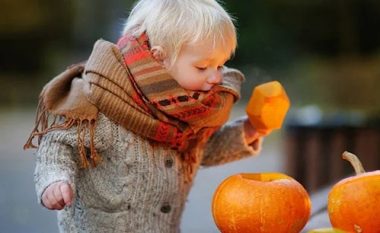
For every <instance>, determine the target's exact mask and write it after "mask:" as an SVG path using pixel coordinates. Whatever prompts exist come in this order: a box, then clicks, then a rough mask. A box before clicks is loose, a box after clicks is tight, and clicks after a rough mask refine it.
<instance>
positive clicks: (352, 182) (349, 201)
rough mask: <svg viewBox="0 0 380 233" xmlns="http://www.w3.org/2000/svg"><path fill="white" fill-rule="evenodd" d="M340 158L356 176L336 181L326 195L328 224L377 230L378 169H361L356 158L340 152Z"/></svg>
mask: <svg viewBox="0 0 380 233" xmlns="http://www.w3.org/2000/svg"><path fill="white" fill-rule="evenodd" d="M343 158H344V159H346V160H348V161H349V162H350V163H351V164H352V166H353V167H354V169H355V172H356V176H352V177H348V178H345V179H343V180H341V181H339V182H338V183H336V184H335V185H334V186H333V187H332V189H331V191H330V193H329V196H328V213H329V218H330V222H331V225H332V226H333V227H337V228H339V229H342V230H345V231H348V232H354V233H361V232H363V233H379V232H380V171H379V170H377V171H372V172H365V170H364V169H363V166H362V164H361V162H360V160H359V159H358V158H357V157H356V156H355V155H354V154H352V153H349V152H347V151H346V152H344V153H343Z"/></svg>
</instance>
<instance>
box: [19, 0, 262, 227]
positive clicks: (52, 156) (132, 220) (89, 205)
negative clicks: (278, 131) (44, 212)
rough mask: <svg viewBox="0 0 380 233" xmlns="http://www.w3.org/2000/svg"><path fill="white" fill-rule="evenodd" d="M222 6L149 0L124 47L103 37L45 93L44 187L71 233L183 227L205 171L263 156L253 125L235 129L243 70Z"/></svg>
mask: <svg viewBox="0 0 380 233" xmlns="http://www.w3.org/2000/svg"><path fill="white" fill-rule="evenodd" d="M235 48H236V31H235V27H234V25H233V22H232V19H231V17H230V16H229V15H228V13H227V12H226V11H225V10H224V9H223V8H222V7H221V6H220V5H219V3H218V2H217V1H215V0H140V1H138V2H137V3H136V5H135V6H134V8H133V10H132V11H131V13H130V15H129V17H128V20H127V23H126V25H125V29H124V31H123V34H122V37H121V38H120V39H119V41H118V42H117V43H116V44H113V43H111V42H107V41H104V40H99V41H97V42H96V43H95V45H94V48H93V51H92V53H91V55H90V57H89V59H88V60H87V61H86V63H85V64H78V65H74V66H71V67H69V68H68V69H67V70H66V71H64V72H63V73H61V74H60V75H58V76H57V77H55V78H54V79H53V80H52V81H50V82H49V83H48V84H47V85H46V86H45V87H44V89H43V91H42V92H41V95H40V103H39V107H38V112H37V118H36V126H35V129H34V130H33V132H32V134H31V136H30V138H29V140H28V142H27V144H26V145H25V148H29V147H33V143H32V140H33V138H34V137H38V150H37V161H36V169H35V182H36V190H37V196H38V199H39V201H40V202H41V204H42V205H43V206H44V207H46V208H48V209H51V210H60V211H58V225H59V230H60V232H72V233H74V232H134V233H135V232H136V233H157V232H162V233H170V232H179V227H180V218H181V214H182V212H183V209H184V204H185V202H186V198H187V196H188V194H189V190H190V188H191V186H192V181H193V179H194V176H195V175H196V171H197V170H198V168H199V167H200V166H212V165H219V164H223V163H227V162H231V161H235V160H238V159H241V158H244V157H247V156H250V155H255V154H257V153H258V152H259V151H260V148H261V141H262V139H261V137H262V136H263V135H259V133H257V132H256V131H255V129H254V128H253V126H251V125H250V123H249V121H248V120H247V118H246V117H245V118H242V119H239V120H235V121H232V122H230V123H226V122H227V120H228V117H229V113H230V111H231V108H232V105H233V103H234V102H235V101H237V100H238V99H239V97H240V85H241V82H242V81H243V79H244V78H243V75H242V74H241V73H240V72H239V71H237V70H234V69H229V68H227V67H225V66H224V64H225V62H226V61H227V60H229V59H230V57H231V55H232V54H233V53H234V51H235Z"/></svg>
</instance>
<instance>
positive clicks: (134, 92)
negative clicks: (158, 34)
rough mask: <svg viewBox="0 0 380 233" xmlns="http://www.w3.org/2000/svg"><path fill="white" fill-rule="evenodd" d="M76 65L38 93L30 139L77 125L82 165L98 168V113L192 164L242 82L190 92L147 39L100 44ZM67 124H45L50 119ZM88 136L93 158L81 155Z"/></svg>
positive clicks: (231, 81) (29, 144)
mask: <svg viewBox="0 0 380 233" xmlns="http://www.w3.org/2000/svg"><path fill="white" fill-rule="evenodd" d="M82 71H83V67H82V66H74V67H72V68H69V69H68V70H66V71H65V72H64V73H62V74H60V75H59V76H57V77H56V78H54V79H53V80H52V81H50V82H49V83H48V84H47V85H46V86H45V87H44V89H43V91H42V92H41V94H40V103H39V107H38V112H37V117H36V126H35V128H34V130H33V132H32V134H31V136H30V138H29V140H28V141H27V143H26V145H25V146H24V148H29V147H35V146H34V145H33V143H32V140H33V138H34V137H35V136H38V137H39V141H40V139H41V137H42V136H43V135H44V134H45V133H47V132H49V131H51V130H54V129H68V128H70V127H72V126H74V125H77V127H78V142H79V143H78V145H79V151H80V154H81V158H82V164H83V166H84V167H88V165H89V162H90V164H91V165H93V166H96V164H97V163H98V161H99V156H98V155H97V153H96V150H95V146H94V145H93V137H94V134H95V132H94V128H95V124H96V118H97V115H98V112H101V113H103V114H104V115H106V116H107V117H108V118H109V119H111V120H112V121H114V122H116V123H117V124H120V125H122V126H123V127H124V128H126V129H128V130H131V131H132V132H134V133H136V134H139V135H141V136H143V137H145V138H148V139H151V140H153V141H156V142H160V143H164V144H167V145H168V146H170V147H171V148H174V149H177V150H179V151H180V152H184V153H182V154H183V155H184V157H185V159H186V160H188V161H193V160H194V158H191V154H193V153H191V152H189V151H191V149H192V147H193V146H194V145H196V144H197V142H199V141H205V140H207V138H208V137H209V136H210V135H211V134H212V133H213V132H215V130H217V129H218V128H219V127H220V126H221V125H223V124H224V123H225V122H226V121H227V119H228V116H229V113H230V110H231V108H232V104H233V102H234V101H235V100H236V99H237V98H238V97H239V88H240V82H241V80H235V79H233V78H226V79H225V80H224V82H223V84H221V85H217V86H214V87H213V88H212V89H211V90H210V91H208V92H201V91H188V90H185V89H183V88H182V87H180V86H179V85H178V83H177V82H176V81H175V80H174V79H173V78H172V77H171V76H170V75H169V74H168V73H167V71H166V70H165V69H164V68H163V67H162V66H161V65H160V64H159V63H158V62H157V61H156V60H155V59H154V58H153V57H152V56H151V53H150V49H149V41H148V38H147V36H146V35H145V34H144V35H142V36H141V37H140V38H137V39H136V38H133V37H128V36H125V37H122V38H121V39H120V40H119V42H118V44H117V46H116V45H114V44H112V43H110V42H106V41H103V40H99V41H97V42H96V44H95V46H94V49H93V52H92V54H91V56H90V57H89V59H88V61H87V62H86V65H85V67H84V71H83V72H82ZM50 115H52V116H54V117H55V118H56V117H57V116H63V117H64V118H65V122H63V123H56V121H55V120H54V121H53V122H52V123H49V116H50ZM87 129H88V131H89V134H90V137H91V144H90V149H91V156H90V157H89V158H87V157H86V155H85V148H84V135H85V133H86V132H87Z"/></svg>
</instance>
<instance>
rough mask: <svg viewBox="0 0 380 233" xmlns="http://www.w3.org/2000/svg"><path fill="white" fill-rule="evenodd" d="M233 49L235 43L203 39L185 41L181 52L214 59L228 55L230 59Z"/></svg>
mask: <svg viewBox="0 0 380 233" xmlns="http://www.w3.org/2000/svg"><path fill="white" fill-rule="evenodd" d="M233 49H234V48H233V45H227V44H226V43H221V42H219V43H218V42H216V43H215V42H213V41H212V40H203V41H196V42H190V43H185V44H184V45H183V46H182V50H181V52H182V53H188V54H193V55H196V56H198V57H199V58H200V59H204V60H212V59H214V58H215V57H226V59H228V58H229V57H230V56H231V54H232V53H233Z"/></svg>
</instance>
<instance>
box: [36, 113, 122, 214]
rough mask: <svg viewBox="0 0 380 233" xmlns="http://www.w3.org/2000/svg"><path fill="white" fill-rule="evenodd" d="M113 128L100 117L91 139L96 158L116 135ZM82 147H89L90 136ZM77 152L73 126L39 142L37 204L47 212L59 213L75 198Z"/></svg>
mask: <svg viewBox="0 0 380 233" xmlns="http://www.w3.org/2000/svg"><path fill="white" fill-rule="evenodd" d="M115 127H116V126H114V124H112V123H111V121H110V120H109V119H108V118H106V117H105V116H104V115H102V114H100V116H99V117H98V120H97V125H96V129H95V136H94V143H95V148H96V150H97V152H98V153H99V154H101V152H102V151H104V150H106V149H107V148H108V147H110V146H111V145H112V143H113V140H114V138H115V135H114V134H115V132H116V131H117V130H116V129H115ZM84 144H85V146H86V147H89V145H90V137H89V135H86V137H85V139H84ZM77 148H78V134H77V127H76V126H73V127H72V128H70V129H68V130H53V131H51V132H49V133H47V134H46V135H44V137H43V138H42V140H41V143H40V145H39V147H38V151H37V161H36V168H35V174H34V180H35V183H36V192H37V197H38V200H39V202H40V203H41V204H43V205H44V206H45V207H46V208H48V209H62V208H63V207H64V206H65V205H70V204H71V203H72V202H73V199H74V198H75V193H76V187H75V183H76V182H75V179H76V178H77V176H78V167H79V166H80V164H81V161H80V156H79V154H78V149H77ZM90 169H91V168H90Z"/></svg>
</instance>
